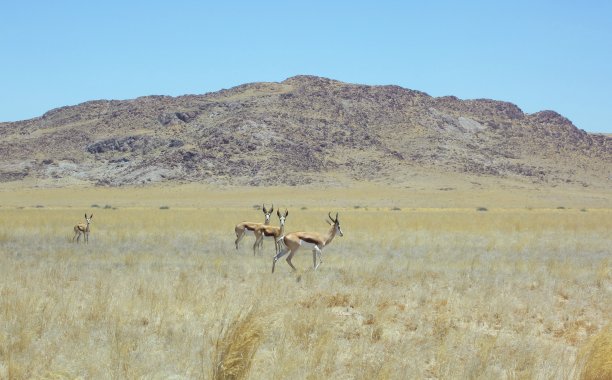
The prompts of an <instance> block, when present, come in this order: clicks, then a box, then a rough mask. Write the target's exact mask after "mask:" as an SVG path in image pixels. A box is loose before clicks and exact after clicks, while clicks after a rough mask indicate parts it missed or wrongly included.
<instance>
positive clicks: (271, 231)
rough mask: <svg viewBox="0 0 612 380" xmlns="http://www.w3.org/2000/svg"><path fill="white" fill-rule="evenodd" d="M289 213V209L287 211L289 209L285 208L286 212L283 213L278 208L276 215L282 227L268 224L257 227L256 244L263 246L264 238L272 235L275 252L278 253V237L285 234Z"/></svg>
mask: <svg viewBox="0 0 612 380" xmlns="http://www.w3.org/2000/svg"><path fill="white" fill-rule="evenodd" d="M288 215H289V211H287V209H285V213H284V214H281V213H280V210H276V216H278V220H279V222H280V227H273V226H266V225H261V226H259V227H257V229H256V230H255V244H256V245H257V244H258V243H259V244H258V245H259V247H260V248H261V246H263V240H264V238H266V237H271V238H274V248H275V252H274V253H278V241H277V240H278V239H279V238H280V237H281V236H283V234H284V233H285V220H287V216H288Z"/></svg>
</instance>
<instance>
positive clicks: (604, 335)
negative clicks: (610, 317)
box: [580, 324, 612, 380]
mask: <svg viewBox="0 0 612 380" xmlns="http://www.w3.org/2000/svg"><path fill="white" fill-rule="evenodd" d="M580 356H581V358H580V359H581V362H582V363H581V364H582V373H581V376H580V378H581V379H582V380H603V379H612V324H609V325H608V326H607V327H605V328H604V329H602V330H601V331H600V332H599V333H597V334H596V335H595V336H593V337H592V338H591V340H590V341H589V342H588V343H587V344H585V345H584V347H583V349H582V352H581V355H580Z"/></svg>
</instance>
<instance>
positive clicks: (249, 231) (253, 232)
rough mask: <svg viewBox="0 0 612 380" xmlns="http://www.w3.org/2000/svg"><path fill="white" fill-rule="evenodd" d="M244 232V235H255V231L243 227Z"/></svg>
mask: <svg viewBox="0 0 612 380" xmlns="http://www.w3.org/2000/svg"><path fill="white" fill-rule="evenodd" d="M244 234H245V235H255V231H251V230H247V229H246V228H245V229H244Z"/></svg>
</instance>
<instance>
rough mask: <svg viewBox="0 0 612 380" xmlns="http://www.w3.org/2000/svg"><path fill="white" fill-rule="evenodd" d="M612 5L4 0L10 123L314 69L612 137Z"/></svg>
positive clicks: (0, 63)
mask: <svg viewBox="0 0 612 380" xmlns="http://www.w3.org/2000/svg"><path fill="white" fill-rule="evenodd" d="M610 20H612V1H603V0H602V1H595V0H585V1H581V2H578V1H573V0H572V1H570V0H558V1H547V0H542V1H538V0H531V1H523V0H517V1H503V2H502V1H490V0H482V1H470V0H465V1H387V0H378V1H359V0H356V1H335V2H334V1H318V0H313V1H260V2H254V1H250V2H249V1H226V2H223V3H221V2H210V3H209V2H206V1H184V0H174V1H154V0H151V1H130V0H124V1H116V0H107V1H101V2H93V1H91V2H90V1H82V0H80V1H62V0H57V1H34V0H22V1H19V0H3V1H2V2H1V3H0V121H16V120H23V119H29V118H33V117H37V116H40V115H42V114H43V113H45V112H46V111H48V110H50V109H53V108H56V107H61V106H66V105H74V104H78V103H82V102H85V101H88V100H95V99H131V98H136V97H139V96H145V95H172V96H178V95H184V94H203V93H207V92H211V91H218V90H220V89H223V88H230V87H233V86H236V85H240V84H243V83H249V82H261V81H267V82H280V81H282V80H284V79H286V78H288V77H291V76H294V75H300V74H307V75H317V76H322V77H327V78H332V79H337V80H340V81H344V82H350V83H360V84H371V85H386V84H394V85H399V86H402V87H405V88H409V89H414V90H419V91H424V92H426V93H428V94H429V95H432V96H445V95H454V96H457V97H459V98H462V99H475V98H489V99H496V100H503V101H509V102H512V103H514V104H516V105H518V106H519V107H520V108H521V109H522V110H523V111H524V112H526V113H533V112H537V111H540V110H555V111H557V112H559V113H560V114H562V115H563V116H565V117H567V118H568V119H570V120H571V121H572V122H573V123H574V124H575V125H576V126H577V127H578V128H580V129H584V130H586V131H589V132H606V133H612V96H611V93H612V21H610Z"/></svg>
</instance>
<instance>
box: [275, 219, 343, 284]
mask: <svg viewBox="0 0 612 380" xmlns="http://www.w3.org/2000/svg"><path fill="white" fill-rule="evenodd" d="M327 216H329V219H330V220H331V221H332V222H333V223H330V222H329V221H328V222H327V223H329V224H331V228H330V229H329V231H328V232H327V234H325V235H321V234H319V233H317V232H291V233H289V234H287V235H285V236H283V237H281V238H280V239H278V240H279V241H280V240H282V241H283V243H284V244H285V248H283V249H282V250H281V251H280V252H278V253H277V254H276V256H274V261H273V262H272V273H274V266H275V265H276V262H277V261H278V259H280V258H281V257H283V256H284V255H285V254H286V253H287V252H290V253H289V256H287V264H289V266H290V267H291V268H292V269H293V270H296V269H295V267H294V266H293V264H291V259H292V258H293V255H295V253H296V252H297V251H298V249H300V247H304V248H312V265H313V267H314V270H317V268H318V267H319V265H321V263H322V262H323V258H322V257H321V254H322V253H323V248H325V247H327V246H328V245H329V244H330V243H331V242H332V240H334V237H335V236H336V234H337V233H339V234H340V236H344V234H343V233H342V229H341V228H340V221H339V220H338V213H336V219H334V218H332V217H331V213H328V214H327ZM317 256H318V257H319V263H318V264H317Z"/></svg>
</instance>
